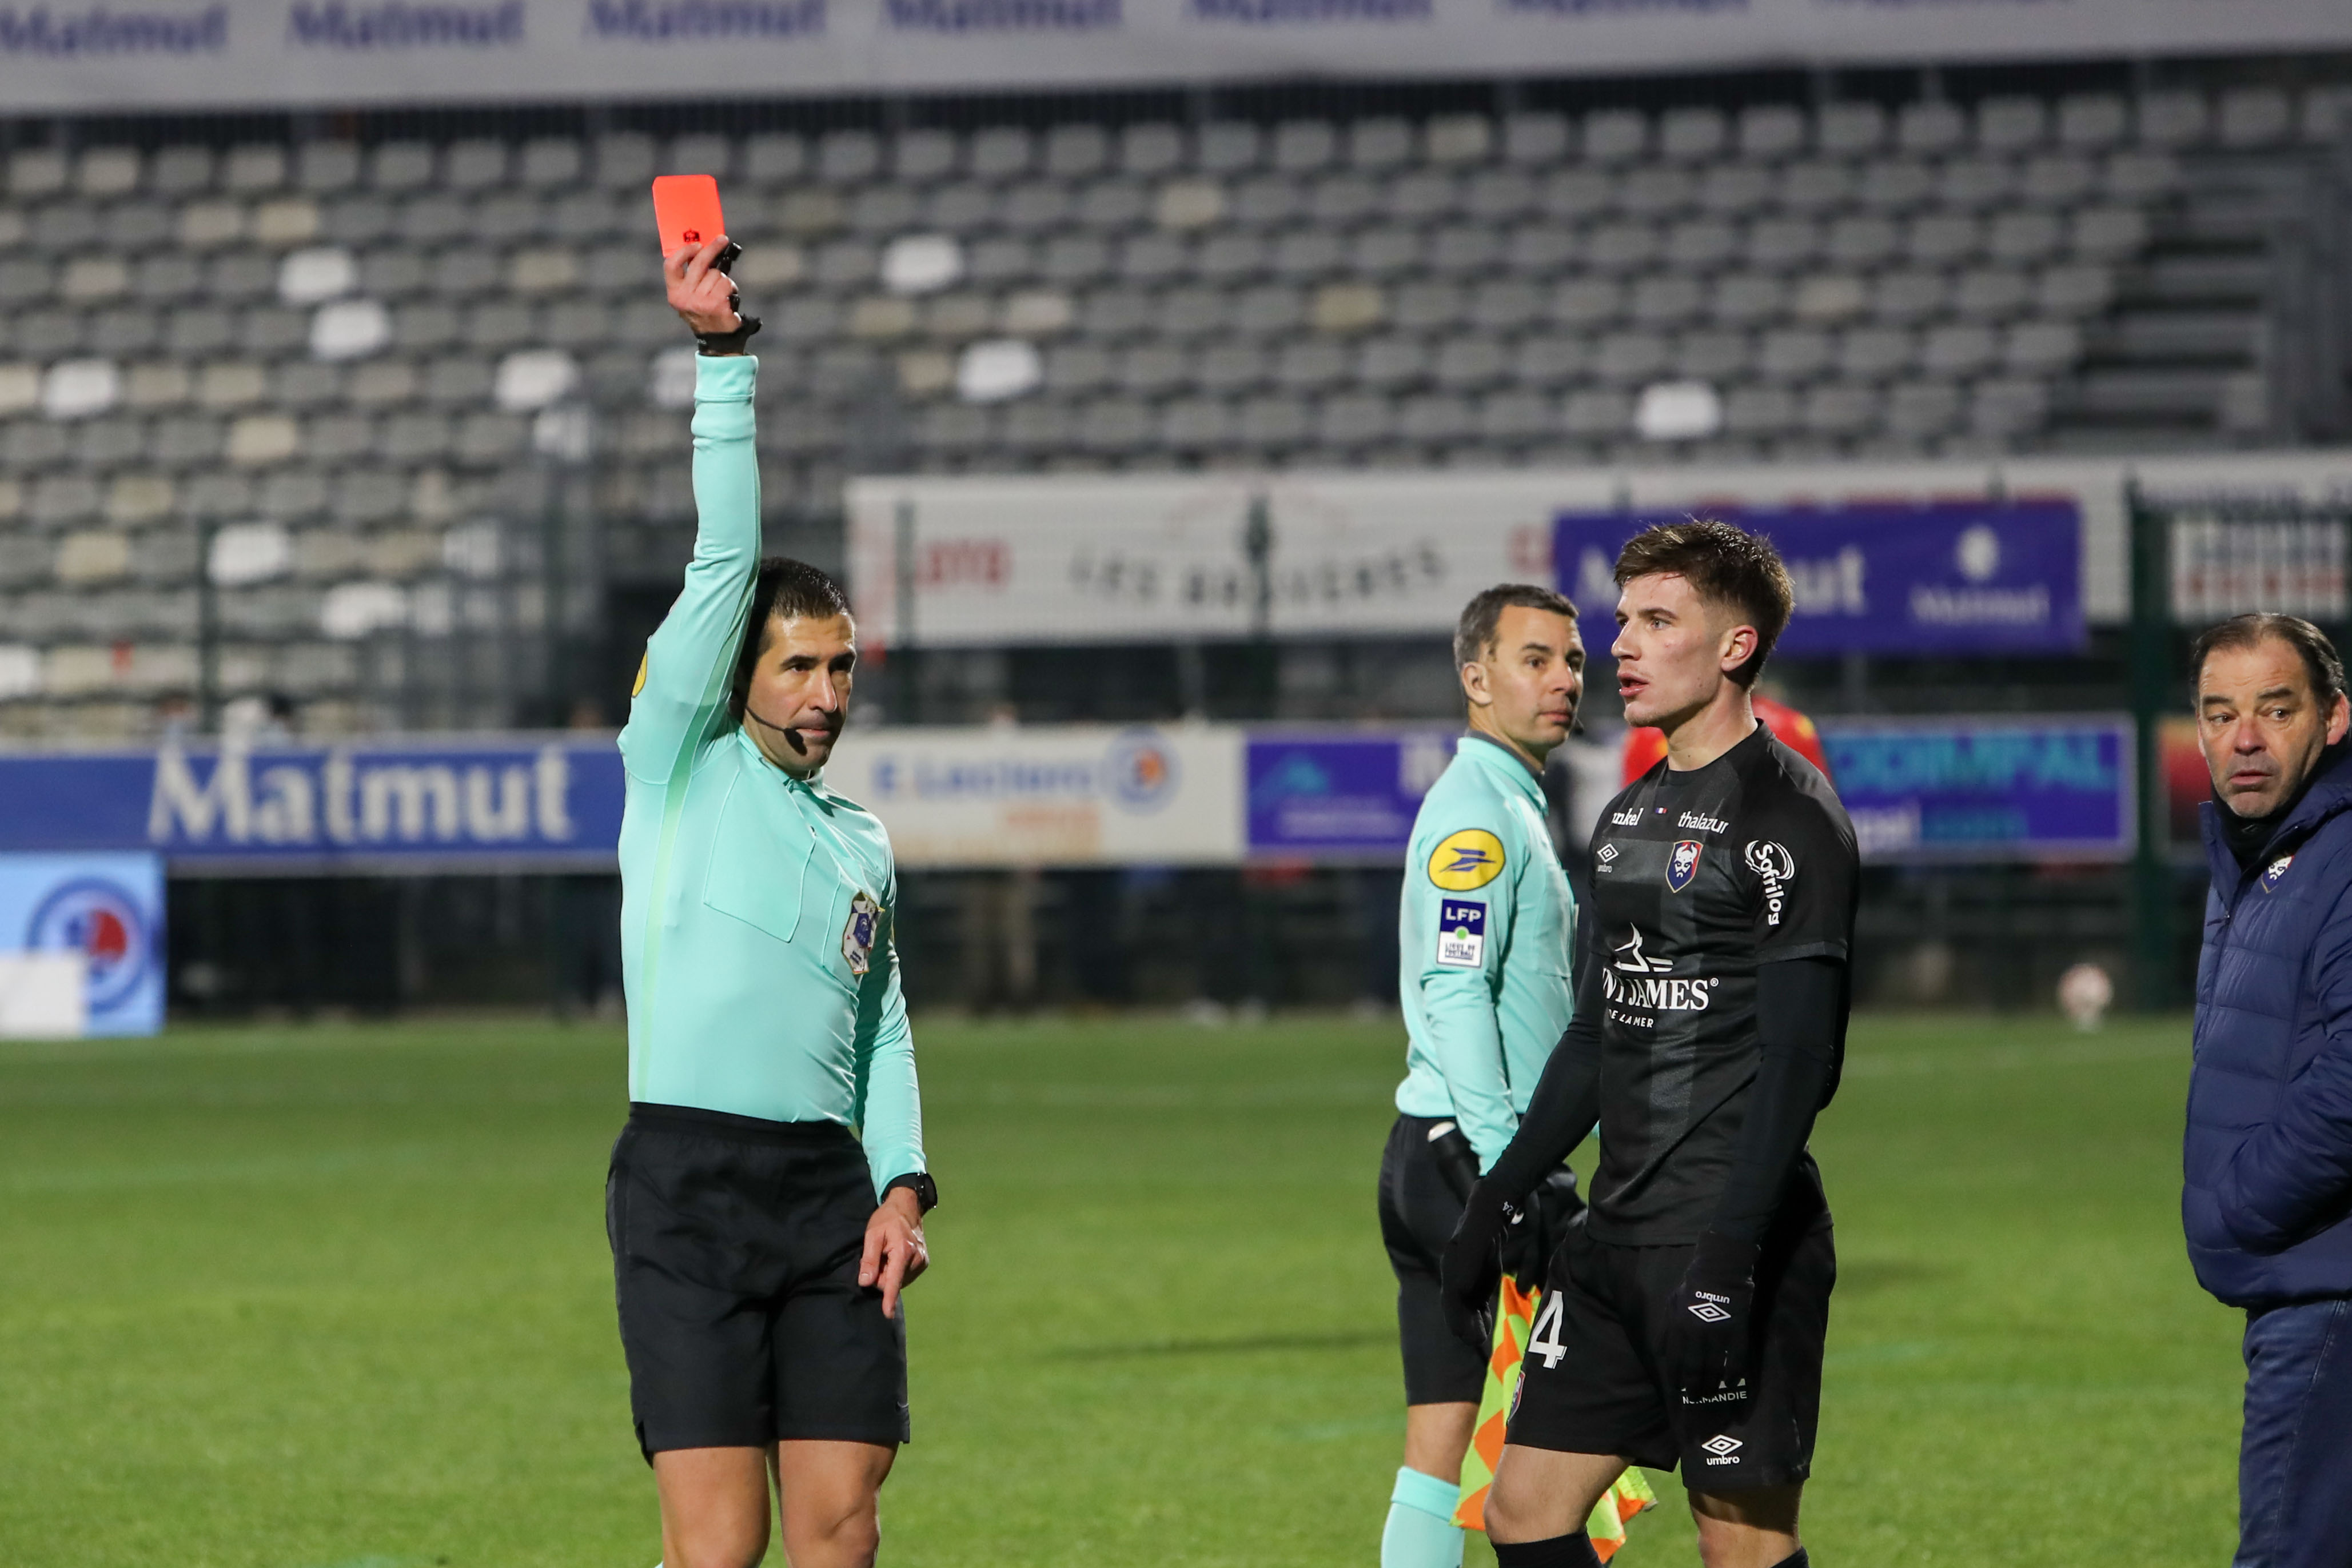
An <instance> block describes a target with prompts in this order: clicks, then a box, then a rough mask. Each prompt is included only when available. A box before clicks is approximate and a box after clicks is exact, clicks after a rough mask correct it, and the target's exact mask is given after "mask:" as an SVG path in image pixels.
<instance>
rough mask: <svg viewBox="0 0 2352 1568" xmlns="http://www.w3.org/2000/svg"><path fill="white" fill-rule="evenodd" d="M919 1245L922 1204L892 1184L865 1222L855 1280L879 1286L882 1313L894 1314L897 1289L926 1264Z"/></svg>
mask: <svg viewBox="0 0 2352 1568" xmlns="http://www.w3.org/2000/svg"><path fill="white" fill-rule="evenodd" d="M930 1263H931V1253H930V1249H929V1248H928V1247H925V1246H924V1245H923V1205H922V1202H921V1200H920V1199H919V1198H917V1197H916V1196H915V1195H914V1194H913V1193H911V1192H909V1191H908V1190H907V1189H906V1188H905V1187H903V1186H898V1187H892V1188H891V1189H890V1191H889V1194H888V1195H887V1197H884V1198H883V1199H882V1204H881V1207H878V1208H877V1209H876V1210H875V1211H874V1218H871V1219H869V1220H867V1221H866V1256H865V1257H863V1258H861V1259H859V1260H858V1263H857V1282H858V1284H859V1285H860V1286H862V1287H865V1288H866V1289H869V1290H870V1289H872V1288H873V1287H874V1286H876V1285H879V1286H881V1287H882V1315H883V1316H884V1317H886V1318H895V1317H897V1316H898V1292H899V1291H901V1290H903V1289H904V1288H906V1287H907V1286H908V1285H911V1284H913V1283H914V1282H915V1281H916V1279H917V1277H918V1276H919V1275H920V1274H921V1273H922V1271H923V1270H925V1269H928V1268H929V1267H930Z"/></svg>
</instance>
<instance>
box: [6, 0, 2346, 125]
mask: <svg viewBox="0 0 2352 1568" xmlns="http://www.w3.org/2000/svg"><path fill="white" fill-rule="evenodd" d="M2347 46H2352V6H2347V5H2345V4H2344V3H2343V0H1937V3H1935V4H1921V3H1919V0H47V3H43V0H36V3H31V4H27V3H25V0H16V3H13V4H6V5H0V103H5V104H6V105H7V106H8V107H9V108H11V109H13V110H18V111H20V112H21V111H35V110H97V109H102V110H107V111H110V112H120V111H122V110H137V109H149V110H153V109H163V108H171V107H192V106H202V105H214V106H231V105H233V106H235V107H236V108H238V109H251V108H257V107H265V106H270V105H279V106H284V105H299V104H331V105H341V104H352V105H357V104H363V103H437V102H469V101H470V102H486V101H497V102H511V101H514V100H516V99H597V98H606V99H645V98H677V97H747V96H760V97H767V96H773V95H776V94H793V93H803V94H808V93H815V94H824V95H828V96H837V95H839V94H843V93H891V92H902V91H908V90H933V91H940V90H945V91H955V90H970V89H1003V88H1054V87H1065V88H1066V87H1073V86H1089V87H1092V86H1101V85H1105V84H1116V83H1148V82H1183V81H1205V80H1216V79H1233V78H1286V77H1300V76H1327V77H1380V78H1395V77H1429V76H1437V77H1462V76H1485V75H1528V74H1540V75H1580V74H1585V73H1591V72H1602V71H1628V70H1658V69H1665V70H1675V71H1693V70H1701V69H1710V68H1725V67H1737V66H1744V65H1772V66H1787V65H1789V64H1791V63H1795V62H1806V61H1812V62H1823V63H1829V62H1868V61H1885V62H1896V63H1900V64H1902V65H1904V66H1906V67H1909V66H1911V65H1914V64H1916V62H1918V61H1921V60H1937V59H1941V60H1958V59H1969V58H1977V59H2025V58H2032V57H2079V56H2084V55H2096V56H2103V57H2104V56H2115V55H2128V56H2131V57H2146V56H2152V55H2160V54H2184V53H2200V52H2221V53H2228V54H2244V53H2249V52H2253V51H2258V50H2265V49H2305V48H2341V47H2347Z"/></svg>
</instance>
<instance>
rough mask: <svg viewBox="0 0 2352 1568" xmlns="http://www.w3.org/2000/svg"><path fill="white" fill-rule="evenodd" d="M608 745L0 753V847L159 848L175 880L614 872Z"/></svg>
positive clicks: (612, 770) (614, 776) (538, 741)
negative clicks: (205, 874) (186, 875)
mask: <svg viewBox="0 0 2352 1568" xmlns="http://www.w3.org/2000/svg"><path fill="white" fill-rule="evenodd" d="M621 799H622V779H621V757H620V753H619V752H618V751H617V750H616V749H614V745H613V741H612V738H611V737H609V736H595V737H591V736H579V737H573V736H547V737H533V736H522V737H497V738H491V739H482V740H476V739H471V738H468V739H463V740H457V739H448V740H425V739H420V740H418V741H415V742H414V743H404V742H400V741H369V742H364V743H357V744H353V745H351V746H335V747H268V748H264V749H254V750H247V749H241V748H237V747H226V748H224V747H212V746H205V747H196V746H187V747H182V746H179V745H170V744H167V745H165V746H163V747H159V748H156V749H152V750H142V751H128V750H125V751H100V752H17V753H7V754H0V800H5V801H7V803H8V809H7V810H5V812H0V851H12V850H47V851H57V850H116V849H141V850H152V851H156V852H161V853H162V854H163V856H164V857H165V859H166V860H167V861H168V862H170V864H171V866H172V867H173V870H175V871H205V870H217V871H226V872H246V873H265V874H266V873H273V872H275V873H289V874H290V873H302V872H310V871H335V870H345V869H348V870H371V869H374V870H386V871H431V870H445V869H446V870H452V871H464V870H498V869H504V868H509V867H514V868H523V867H528V868H531V869H541V870H561V869H564V868H567V867H577V868H581V869H599V868H604V869H609V868H610V867H611V865H612V864H613V859H614V846H615V845H616V844H618V842H619V841H620V834H621Z"/></svg>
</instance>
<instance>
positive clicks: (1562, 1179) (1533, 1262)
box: [1503, 1166, 1584, 1291]
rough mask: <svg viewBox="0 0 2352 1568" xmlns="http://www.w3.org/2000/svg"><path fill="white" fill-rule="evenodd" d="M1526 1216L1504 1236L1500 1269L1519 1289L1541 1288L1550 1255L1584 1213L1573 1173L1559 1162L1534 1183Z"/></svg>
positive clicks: (1581, 1198) (1556, 1249)
mask: <svg viewBox="0 0 2352 1568" xmlns="http://www.w3.org/2000/svg"><path fill="white" fill-rule="evenodd" d="M1525 1207H1527V1209H1528V1219H1527V1223H1526V1224H1524V1225H1519V1226H1515V1227H1513V1228H1511V1229H1510V1230H1509V1231H1507V1232H1506V1233H1505V1235H1504V1238H1503V1271H1504V1272H1505V1273H1507V1274H1508V1275H1510V1277H1511V1278H1512V1279H1514V1280H1516V1281H1518V1285H1519V1289H1520V1290H1522V1291H1539V1290H1541V1289H1543V1282H1544V1275H1545V1273H1546V1272H1547V1271H1548V1270H1549V1268H1550V1267H1551V1255H1552V1254H1553V1253H1555V1252H1557V1251H1559V1245H1560V1243H1561V1242H1563V1241H1565V1240H1567V1239H1568V1228H1569V1227H1570V1225H1573V1224H1574V1223H1575V1222H1576V1221H1577V1219H1578V1218H1580V1217H1581V1216H1582V1215H1583V1213H1584V1197H1583V1195H1582V1194H1581V1193H1580V1192H1578V1191H1577V1190H1576V1173H1575V1172H1574V1171H1572V1170H1570V1169H1569V1168H1568V1167H1567V1166H1561V1167H1560V1168H1559V1169H1558V1170H1556V1171H1554V1172H1552V1173H1551V1175H1549V1176H1546V1177H1544V1178H1543V1180H1542V1181H1541V1182H1538V1184H1537V1185H1536V1189H1535V1191H1533V1192H1531V1193H1529V1194H1528V1201H1527V1204H1526V1206H1525Z"/></svg>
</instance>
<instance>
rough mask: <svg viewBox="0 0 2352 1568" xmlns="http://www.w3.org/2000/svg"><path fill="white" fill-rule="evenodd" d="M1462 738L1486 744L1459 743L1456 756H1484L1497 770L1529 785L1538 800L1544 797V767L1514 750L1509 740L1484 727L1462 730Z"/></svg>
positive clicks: (1455, 751) (1531, 793) (1529, 789)
mask: <svg viewBox="0 0 2352 1568" xmlns="http://www.w3.org/2000/svg"><path fill="white" fill-rule="evenodd" d="M1462 738H1463V739H1464V740H1465V741H1468V740H1475V741H1480V742H1483V743H1484V744H1483V745H1480V746H1477V747H1469V746H1461V745H1457V746H1455V747H1454V755H1455V756H1456V757H1468V758H1482V759H1484V760H1485V761H1486V764H1487V765H1488V766H1490V767H1493V768H1495V770H1496V772H1498V773H1507V774H1508V775H1510V776H1511V777H1513V778H1516V779H1518V780H1519V781H1520V782H1521V783H1522V784H1524V785H1526V786H1527V789H1528V793H1529V794H1530V795H1533V796H1534V797H1535V798H1536V799H1537V800H1542V799H1543V769H1542V768H1538V767H1537V766H1536V765H1535V764H1534V763H1532V762H1529V761H1528V759H1527V758H1524V757H1522V756H1520V755H1519V754H1518V753H1517V752H1516V751H1514V750H1512V749H1511V747H1510V746H1509V745H1508V744H1507V742H1504V741H1501V740H1497V739H1496V738H1495V737H1493V736H1491V735H1488V734H1487V733H1486V731H1485V730H1483V729H1465V730H1464V731H1463V732H1462Z"/></svg>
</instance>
